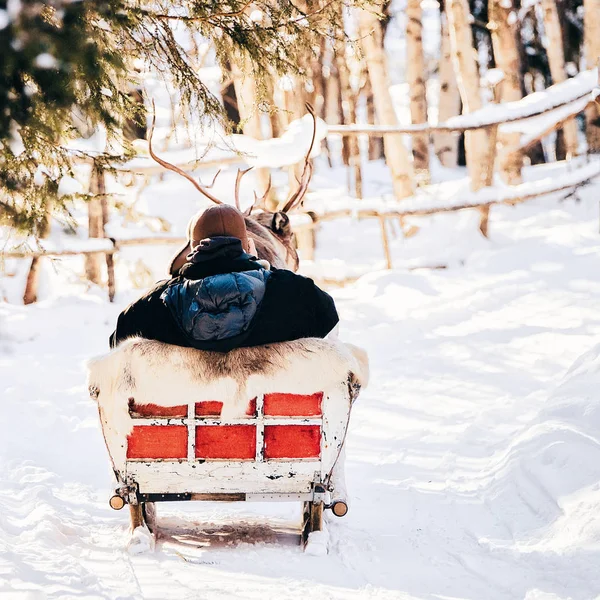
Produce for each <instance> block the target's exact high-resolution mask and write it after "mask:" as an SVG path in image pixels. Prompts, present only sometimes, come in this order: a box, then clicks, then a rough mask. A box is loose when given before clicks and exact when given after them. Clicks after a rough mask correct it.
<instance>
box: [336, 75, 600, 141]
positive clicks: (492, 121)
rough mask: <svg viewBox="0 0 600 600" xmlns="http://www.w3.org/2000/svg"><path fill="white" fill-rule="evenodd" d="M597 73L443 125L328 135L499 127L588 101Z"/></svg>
mask: <svg viewBox="0 0 600 600" xmlns="http://www.w3.org/2000/svg"><path fill="white" fill-rule="evenodd" d="M597 81H598V71H597V69H595V68H594V69H590V70H588V71H583V72H581V73H580V74H579V75H577V76H576V77H572V78H571V79H568V80H567V81H564V82H562V83H558V84H556V85H553V86H550V87H549V88H547V89H545V90H544V91H542V92H534V93H533V94H529V95H528V96H525V98H523V99H521V100H518V101H515V102H506V103H504V104H488V105H487V106H484V107H483V108H481V109H480V110H476V111H473V112H472V113H469V114H467V115H459V116H457V117H452V118H450V119H448V120H447V121H445V122H443V123H438V124H437V125H429V124H427V123H423V124H415V125H406V126H394V127H387V126H379V125H331V126H329V130H328V133H330V134H341V135H357V134H367V135H375V136H376V135H383V134H387V133H405V134H416V133H435V132H448V131H450V132H451V131H456V132H459V131H468V130H471V129H483V128H487V127H493V126H495V125H503V124H505V123H512V122H516V121H523V120H525V119H531V118H533V117H537V116H539V115H542V114H544V113H547V112H549V111H552V110H554V109H557V108H560V107H562V106H566V105H568V104H570V103H572V102H576V101H578V100H582V99H589V100H591V99H592V98H591V94H592V92H593V91H594V89H595V88H596V87H597Z"/></svg>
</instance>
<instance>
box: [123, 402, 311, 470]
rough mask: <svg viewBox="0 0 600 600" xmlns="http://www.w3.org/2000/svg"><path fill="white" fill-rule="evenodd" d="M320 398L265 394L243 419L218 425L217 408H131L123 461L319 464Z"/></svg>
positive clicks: (203, 404)
mask: <svg viewBox="0 0 600 600" xmlns="http://www.w3.org/2000/svg"><path fill="white" fill-rule="evenodd" d="M322 403H323V392H318V393H315V394H311V395H299V394H277V393H275V394H265V395H262V396H258V397H256V398H254V399H253V400H251V401H250V402H249V405H248V410H247V413H246V414H247V418H242V419H232V420H225V421H224V420H221V418H220V413H221V406H222V403H221V402H214V401H213V402H191V403H189V404H187V405H185V404H182V405H179V406H172V407H164V406H157V405H155V404H154V405H139V404H135V403H132V406H131V408H130V414H131V416H132V418H133V431H132V432H131V434H130V435H129V436H128V438H127V460H128V461H136V460H145V461H149V460H152V461H165V460H187V461H192V462H193V461H196V460H200V461H207V460H215V461H219V460H248V461H257V462H262V461H270V460H285V459H296V460H319V459H320V457H321V432H322V426H323V412H322Z"/></svg>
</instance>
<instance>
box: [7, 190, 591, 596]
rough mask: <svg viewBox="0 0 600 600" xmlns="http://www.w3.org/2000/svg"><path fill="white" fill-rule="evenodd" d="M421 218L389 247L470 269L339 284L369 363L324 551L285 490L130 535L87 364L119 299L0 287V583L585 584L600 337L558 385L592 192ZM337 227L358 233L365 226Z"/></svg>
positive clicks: (315, 589)
mask: <svg viewBox="0 0 600 600" xmlns="http://www.w3.org/2000/svg"><path fill="white" fill-rule="evenodd" d="M595 189H596V190H597V188H595ZM585 192H586V194H588V193H589V194H593V193H595V191H594V188H590V189H589V190H585ZM421 223H423V222H420V224H421ZM428 223H429V225H428V226H427V227H428V229H427V230H426V231H425V230H424V231H422V232H421V233H420V234H419V235H418V236H416V238H412V239H411V240H408V241H406V242H404V244H405V246H403V245H402V244H403V242H402V241H401V240H396V241H395V242H394V244H395V246H394V249H395V252H396V253H397V254H401V253H404V252H407V253H410V251H411V244H421V245H423V244H424V245H427V244H429V245H430V246H431V248H430V252H429V253H428V254H426V255H425V256H435V255H436V254H439V255H442V254H444V253H447V254H448V256H449V257H458V256H462V257H463V258H464V259H465V264H464V266H460V265H459V264H458V262H455V263H454V264H453V265H452V268H450V269H448V270H445V271H444V270H443V271H427V270H423V271H415V272H411V273H406V272H400V271H396V272H394V271H391V272H375V273H371V274H369V275H367V276H365V277H363V278H361V279H360V280H359V281H358V282H357V283H356V284H355V285H353V286H350V287H347V288H344V289H341V290H337V291H336V292H335V297H336V302H337V304H338V306H339V310H340V313H341V317H342V334H341V337H342V339H345V340H347V341H350V342H353V343H356V344H359V345H361V346H363V347H365V348H366V349H367V350H368V351H369V354H370V358H371V365H372V374H371V384H370V386H369V388H368V389H367V390H366V391H365V392H364V393H363V394H362V395H361V397H360V399H359V401H358V403H357V404H356V405H355V409H354V412H353V417H352V422H351V429H350V433H349V436H348V440H347V443H348V460H347V471H348V473H347V477H348V488H349V490H350V494H351V498H350V501H351V504H350V512H349V513H348V515H347V516H346V517H345V518H343V519H339V520H335V521H333V522H330V524H329V528H330V533H331V548H330V553H329V555H328V556H326V557H310V556H306V555H304V554H302V552H301V551H300V548H299V546H298V538H297V535H298V533H299V532H298V526H299V511H300V508H299V506H298V505H297V504H295V503H291V504H287V503H281V504H251V503H248V504H212V503H211V504H205V503H189V504H183V503H182V504H169V505H166V506H163V505H160V506H159V507H158V510H159V527H160V528H161V537H160V539H159V540H158V543H157V550H156V552H154V553H152V554H147V555H141V556H130V555H129V554H128V553H126V552H125V551H124V543H125V540H124V538H125V533H126V528H127V521H128V515H127V512H126V510H124V511H121V512H115V511H112V510H111V509H110V508H109V506H108V498H109V497H110V495H111V491H112V489H113V481H112V474H111V472H110V468H109V464H108V458H107V454H106V450H105V448H104V445H103V440H102V436H101V433H100V429H99V424H98V417H97V413H96V407H95V405H94V403H93V402H92V401H91V400H89V398H88V397H87V392H86V389H85V383H84V367H83V362H84V360H85V359H87V358H89V357H90V356H93V355H96V354H99V353H102V352H105V351H106V348H107V339H108V335H109V333H110V332H111V330H112V327H113V324H114V322H115V320H116V316H117V314H118V312H119V310H120V309H121V308H122V306H123V305H124V304H125V303H126V302H127V301H128V300H129V298H130V297H131V296H127V295H125V294H123V295H122V296H121V297H119V298H118V303H116V304H115V305H109V304H107V303H106V302H105V300H104V293H103V292H101V291H98V292H90V293H88V294H83V293H81V294H80V295H77V293H75V292H73V288H69V287H67V288H66V289H65V291H64V292H63V293H62V294H61V293H57V294H55V295H54V297H53V298H52V299H51V300H47V301H44V302H41V303H39V304H38V305H33V306H30V307H23V306H17V305H12V304H10V305H9V304H6V303H5V304H0V382H1V386H0V389H1V390H2V419H1V420H0V599H1V600H3V599H4V598H10V599H11V600H12V599H13V598H15V599H17V600H18V599H19V598H111V599H112V598H115V599H116V598H152V599H170V598H173V599H177V600H183V599H187V598H202V599H204V598H208V599H212V598H215V599H220V598H223V599H225V598H227V599H229V598H248V599H254V598H257V599H260V600H269V599H271V598H277V599H280V598H298V599H299V598H303V599H305V598H306V597H307V596H318V597H321V598H335V599H338V598H339V599H348V598H350V599H353V598H356V599H361V600H362V599H368V598H383V599H387V598H402V599H417V598H418V599H423V600H432V599H435V598H467V599H470V600H482V599H485V600H509V599H510V600H513V599H520V598H527V600H534V599H535V600H539V599H546V600H550V599H552V600H555V599H556V598H565V599H566V598H573V599H576V600H589V599H591V598H594V597H596V596H598V594H600V571H599V570H598V564H599V563H600V484H599V481H600V477H599V474H600V467H599V466H598V465H600V433H599V429H598V427H600V418H599V417H598V415H599V414H600V404H599V403H600V400H599V399H598V396H599V394H598V386H597V375H595V373H596V371H599V372H600V369H597V367H596V366H595V365H596V362H594V360H595V359H594V356H596V355H595V354H594V353H592V354H588V356H587V358H584V359H582V363H581V365H583V366H581V365H580V366H579V367H578V368H577V369H575V371H574V374H571V375H570V376H569V377H570V379H568V380H567V383H565V384H564V385H563V386H562V387H561V388H559V389H558V391H554V390H555V388H556V386H557V385H558V384H559V383H560V381H561V378H562V377H563V375H564V373H565V372H566V371H567V369H568V368H569V367H570V365H571V364H572V363H573V362H574V361H575V360H576V359H577V358H578V357H579V356H580V355H582V354H584V353H585V352H586V351H588V350H589V349H591V348H593V347H594V346H595V345H596V344H597V343H598V342H599V341H600V303H599V301H598V298H599V296H600V283H599V280H598V273H599V272H600V238H599V236H598V232H597V205H596V203H591V202H587V203H586V202H585V201H584V202H582V203H580V204H577V203H574V202H572V201H568V202H565V203H562V204H559V203H556V202H549V201H539V202H534V203H531V204H528V205H523V206H520V207H517V208H514V209H511V208H508V207H498V208H497V209H495V210H494V212H493V217H492V221H491V232H492V238H491V241H482V240H480V239H479V238H478V234H477V229H476V215H461V216H452V217H451V216H441V217H437V218H435V219H432V220H431V221H428ZM344 226H345V227H346V226H347V229H345V230H344V235H345V236H346V237H348V239H354V240H356V239H362V240H366V239H373V238H372V237H369V236H370V235H371V233H370V232H371V229H370V228H371V227H375V226H376V224H370V223H360V224H351V223H348V224H346V225H344ZM328 227H329V226H328ZM353 228H354V229H353ZM361 228H362V229H361ZM350 230H351V231H350ZM338 231H340V230H339V229H338ZM330 234H331V230H329V231H328V229H327V227H326V228H325V230H324V232H323V236H325V237H326V236H328V235H330ZM331 239H333V236H331ZM413 240H414V241H413ZM335 241H336V246H337V248H336V250H337V251H338V252H340V253H341V252H343V251H344V248H343V241H342V242H341V243H338V241H339V238H335ZM325 246H327V244H325ZM356 251H357V252H359V251H360V252H363V251H364V246H361V248H357V249H356ZM596 354H598V351H596ZM574 377H575V379H573V378H574ZM590 382H591V383H590ZM595 425H598V427H595Z"/></svg>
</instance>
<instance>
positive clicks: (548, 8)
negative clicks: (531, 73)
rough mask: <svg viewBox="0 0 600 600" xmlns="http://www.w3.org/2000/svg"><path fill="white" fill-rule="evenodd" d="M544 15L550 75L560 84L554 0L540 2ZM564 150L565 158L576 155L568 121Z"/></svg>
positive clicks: (560, 46)
mask: <svg viewBox="0 0 600 600" xmlns="http://www.w3.org/2000/svg"><path fill="white" fill-rule="evenodd" d="M542 10H543V14H544V28H545V30H546V40H547V44H546V53H547V54H548V63H549V65H550V74H551V75H552V81H553V82H554V83H562V82H563V81H566V80H567V73H566V71H565V51H564V47H563V43H562V32H561V29H560V21H559V19H558V11H557V10H556V2H555V0H542ZM563 132H564V140H565V150H566V154H567V158H570V157H572V156H575V155H576V154H577V147H578V146H579V144H578V141H577V123H576V122H575V119H574V118H573V119H570V120H569V121H567V122H566V123H565V124H564V125H563Z"/></svg>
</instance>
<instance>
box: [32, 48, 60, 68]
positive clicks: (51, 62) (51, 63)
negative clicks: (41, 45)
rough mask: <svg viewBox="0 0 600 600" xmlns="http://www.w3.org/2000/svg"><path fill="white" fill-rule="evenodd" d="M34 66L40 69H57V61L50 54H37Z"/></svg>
mask: <svg viewBox="0 0 600 600" xmlns="http://www.w3.org/2000/svg"><path fill="white" fill-rule="evenodd" d="M35 66H36V67H39V68H40V69H56V68H57V67H58V61H57V60H56V58H54V56H52V54H48V52H44V53H43V54H38V56H37V57H36V59H35Z"/></svg>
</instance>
